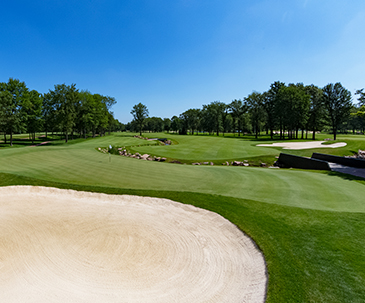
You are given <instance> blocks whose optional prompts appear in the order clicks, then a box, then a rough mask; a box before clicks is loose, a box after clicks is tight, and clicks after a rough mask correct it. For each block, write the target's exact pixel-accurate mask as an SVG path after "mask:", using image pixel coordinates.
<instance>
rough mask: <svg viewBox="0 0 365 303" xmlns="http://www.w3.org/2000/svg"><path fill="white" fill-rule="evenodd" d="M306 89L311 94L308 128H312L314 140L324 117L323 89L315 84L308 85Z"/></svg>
mask: <svg viewBox="0 0 365 303" xmlns="http://www.w3.org/2000/svg"><path fill="white" fill-rule="evenodd" d="M305 90H306V92H307V94H308V95H309V96H310V105H309V117H308V123H307V130H308V129H311V130H312V140H315V139H316V132H317V131H318V130H319V129H320V125H321V121H322V119H323V117H324V107H323V102H322V90H321V89H320V88H318V87H317V86H315V85H313V84H312V85H309V86H306V87H305Z"/></svg>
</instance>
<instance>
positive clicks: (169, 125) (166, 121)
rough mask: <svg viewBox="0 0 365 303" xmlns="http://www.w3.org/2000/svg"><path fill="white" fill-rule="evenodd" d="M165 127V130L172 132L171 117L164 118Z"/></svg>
mask: <svg viewBox="0 0 365 303" xmlns="http://www.w3.org/2000/svg"><path fill="white" fill-rule="evenodd" d="M163 129H164V131H165V132H170V129H171V120H170V119H169V118H165V119H163Z"/></svg>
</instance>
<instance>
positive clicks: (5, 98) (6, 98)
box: [0, 91, 14, 144]
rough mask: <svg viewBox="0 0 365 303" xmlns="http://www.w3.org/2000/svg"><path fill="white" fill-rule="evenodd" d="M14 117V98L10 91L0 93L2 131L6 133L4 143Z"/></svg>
mask: <svg viewBox="0 0 365 303" xmlns="http://www.w3.org/2000/svg"><path fill="white" fill-rule="evenodd" d="M12 118H14V117H13V98H12V95H11V94H10V93H9V92H8V91H0V130H1V131H3V132H4V142H5V144H6V143H7V142H6V133H7V129H8V127H9V123H11V122H12Z"/></svg>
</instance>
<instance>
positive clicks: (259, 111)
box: [244, 92, 266, 138]
mask: <svg viewBox="0 0 365 303" xmlns="http://www.w3.org/2000/svg"><path fill="white" fill-rule="evenodd" d="M244 101H245V103H246V104H247V107H248V112H249V114H250V119H251V122H252V128H253V129H254V132H255V138H257V137H258V135H259V133H260V129H261V125H262V123H264V121H265V118H266V112H265V109H264V95H263V94H260V93H258V92H253V93H252V94H250V95H248V97H246V98H245V99H244Z"/></svg>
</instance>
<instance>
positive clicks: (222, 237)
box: [0, 186, 267, 303]
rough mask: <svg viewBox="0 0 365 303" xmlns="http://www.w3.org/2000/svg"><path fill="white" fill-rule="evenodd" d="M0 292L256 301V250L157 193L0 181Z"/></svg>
mask: <svg viewBox="0 0 365 303" xmlns="http://www.w3.org/2000/svg"><path fill="white" fill-rule="evenodd" d="M0 273H1V275H0V302H7V303H12V302H14V303H15V302H16V303H19V302H27V303H30V302H37V303H38V302H88V303H90V302H98V303H100V302H103V303H104V302H119V303H121V302H128V303H133V302H158V303H164V302H166V303H167V302H169V303H171V302H178V303H184V302H188V303H199V302H217V303H222V302H229V303H235V302H240V303H242V302H264V299H265V292H266V283H267V277H266V267H265V261H264V258H263V256H262V254H261V253H260V252H259V251H258V249H257V248H256V247H255V245H254V244H253V242H252V241H251V240H250V238H248V237H247V236H246V235H245V234H243V233H242V232H241V231H240V230H239V229H238V228H237V227H236V226H235V225H233V224H232V223H230V222H229V221H227V220H226V219H224V218H223V217H221V216H220V215H218V214H216V213H213V212H210V211H206V210H203V209H199V208H196V207H193V206H190V205H184V204H180V203H177V202H173V201H170V200H166V199H157V198H147V197H136V196H126V195H124V196H116V195H105V194H97V193H87V192H77V191H72V190H60V189H55V188H45V187H31V186H11V187H2V188H0Z"/></svg>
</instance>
